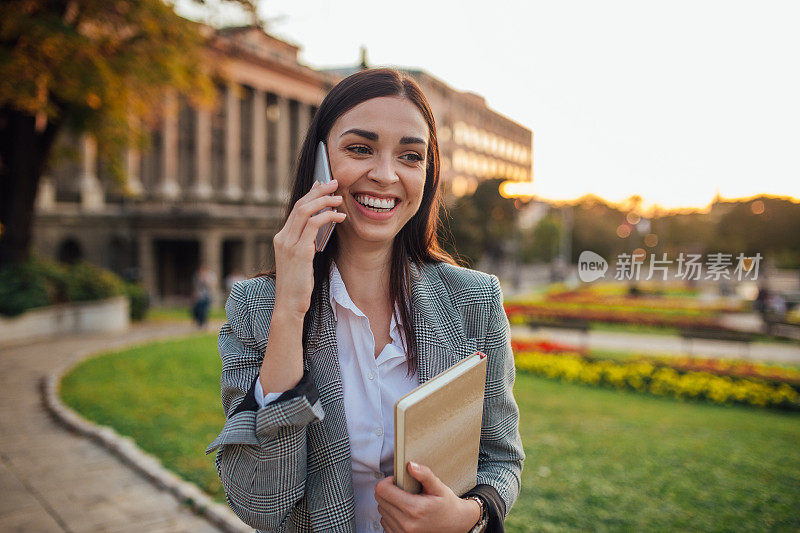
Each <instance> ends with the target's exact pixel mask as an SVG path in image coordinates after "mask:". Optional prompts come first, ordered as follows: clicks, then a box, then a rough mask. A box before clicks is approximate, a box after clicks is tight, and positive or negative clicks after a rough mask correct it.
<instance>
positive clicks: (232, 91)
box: [225, 83, 242, 200]
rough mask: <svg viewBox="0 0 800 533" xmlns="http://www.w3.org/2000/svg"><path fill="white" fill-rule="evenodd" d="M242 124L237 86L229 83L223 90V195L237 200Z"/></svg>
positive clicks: (240, 175)
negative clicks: (225, 89) (226, 88)
mask: <svg viewBox="0 0 800 533" xmlns="http://www.w3.org/2000/svg"><path fill="white" fill-rule="evenodd" d="M241 137H242V124H241V104H240V102H239V87H238V86H237V85H236V84H234V83H230V84H229V85H228V90H227V91H225V196H226V197H227V198H228V199H230V200H238V199H239V198H241V196H242V185H241V178H242V170H241V165H240V164H239V163H240V159H241V157H242V154H241V152H242V149H241V142H242V140H241Z"/></svg>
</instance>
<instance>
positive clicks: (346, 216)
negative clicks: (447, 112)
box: [208, 69, 525, 532]
mask: <svg viewBox="0 0 800 533" xmlns="http://www.w3.org/2000/svg"><path fill="white" fill-rule="evenodd" d="M320 142H324V143H325V145H326V148H327V152H328V158H329V164H330V170H331V174H332V177H333V178H334V179H333V180H332V181H331V182H330V183H327V184H324V185H320V184H314V177H313V174H314V165H315V158H316V149H317V146H318V145H319V143H320ZM438 186H439V147H438V143H437V140H436V126H435V123H434V118H433V113H432V112H431V109H430V106H429V105H428V102H427V100H426V98H425V96H424V95H423V94H422V91H421V90H420V88H419V86H418V85H417V84H416V82H414V81H413V80H412V79H411V78H409V77H407V76H405V75H403V74H401V73H400V72H398V71H396V70H392V69H374V70H364V71H361V72H359V73H357V74H354V75H352V76H350V77H348V78H346V79H344V80H342V81H341V82H340V83H339V84H338V85H336V86H335V87H334V88H333V89H332V90H331V92H330V93H329V94H328V95H327V96H326V98H325V99H324V101H323V102H322V104H321V105H320V107H319V110H318V111H317V113H316V115H315V116H314V120H313V122H312V124H311V126H310V127H309V130H308V133H307V135H306V138H305V141H304V143H303V148H302V151H301V154H300V158H299V160H298V165H297V173H296V175H295V177H294V187H293V192H292V197H291V199H290V202H289V206H288V211H287V215H286V220H285V222H284V225H283V227H282V228H281V230H280V231H279V232H278V233H277V234H276V235H275V238H274V246H275V271H273V272H269V273H266V274H263V275H259V276H256V277H255V278H252V279H249V280H246V281H243V282H239V283H237V284H235V285H234V286H233V288H232V290H231V294H230V297H229V298H228V302H227V304H226V312H227V316H228V323H227V324H225V325H224V326H223V327H222V329H221V331H220V335H219V343H218V344H219V352H220V356H221V357H222V363H223V368H222V403H223V407H224V409H225V413H226V422H225V427H224V428H223V430H222V432H221V433H220V434H219V436H218V437H217V439H216V440H215V441H214V442H213V443H212V444H211V445H210V446H209V448H208V451H209V452H210V451H213V450H215V449H216V450H217V456H216V464H217V470H218V472H219V475H220V477H221V479H222V483H223V486H224V487H225V492H226V497H227V499H228V502H229V504H230V505H231V507H232V508H233V510H234V511H235V512H236V513H237V514H238V515H239V516H240V517H241V518H242V520H244V521H245V522H246V523H247V524H249V525H251V526H253V527H256V528H259V529H261V530H269V531H273V530H281V531H283V530H286V529H289V530H298V531H311V530H325V531H348V532H350V531H353V530H355V531H357V532H363V531H376V530H380V529H381V528H383V529H385V530H387V531H407V530H409V529H416V530H425V531H429V530H430V531H470V530H475V531H481V530H485V529H487V528H488V530H491V531H500V530H502V529H503V521H504V519H505V517H506V515H507V514H508V512H509V511H510V510H511V506H512V505H513V504H514V502H515V501H516V499H517V496H518V495H519V491H520V473H521V470H522V462H523V460H524V458H525V455H524V452H523V449H522V442H521V441H520V437H519V429H518V426H519V424H518V421H519V410H518V409H517V405H516V402H515V401H514V397H513V394H512V389H513V384H514V361H513V354H512V352H511V345H510V339H509V325H508V319H507V318H506V315H505V313H504V311H503V296H502V292H501V291H500V284H499V282H498V280H497V277H496V276H493V275H489V274H485V273H482V272H477V271H474V270H469V269H466V268H462V267H459V266H457V265H456V264H455V262H454V261H453V260H452V258H451V257H450V256H449V255H447V254H446V253H445V252H443V251H442V250H441V248H440V246H439V243H438V240H437V229H438V224H439V219H438V214H439V205H440V197H439V190H438ZM326 207H333V208H336V211H334V210H332V209H325V208H326ZM331 222H335V223H337V225H336V227H335V230H334V232H333V235H332V237H331V239H330V241H329V242H328V245H327V246H326V247H325V249H324V250H323V251H322V252H320V253H315V244H314V241H315V237H316V234H317V232H318V230H319V228H321V227H323V226H325V225H326V224H329V223H331ZM476 349H477V350H480V351H482V352H484V353H485V354H486V355H487V360H488V361H487V362H488V364H487V375H486V389H485V394H484V406H483V423H482V424H483V425H482V428H481V437H480V454H479V460H478V475H477V479H476V480H475V486H474V488H473V489H471V490H470V491H467V493H465V494H455V493H453V491H452V490H451V489H450V488H449V487H447V486H446V485H444V484H443V483H442V482H441V481H440V480H439V479H438V478H437V477H436V475H435V474H434V473H433V472H432V471H431V469H430V468H428V465H419V466H418V467H417V468H414V467H413V464H412V463H409V465H408V470H409V473H410V475H412V476H413V477H415V478H416V479H418V480H419V481H420V482H421V484H422V486H423V489H424V490H423V493H422V494H409V493H406V492H404V491H403V490H401V489H399V488H398V487H396V486H394V484H393V481H394V472H393V463H394V419H393V407H394V403H395V402H396V400H397V399H398V398H400V397H401V396H403V395H404V394H406V393H407V392H409V391H410V390H412V389H414V388H415V387H416V386H418V385H419V384H421V383H424V382H425V381H427V380H429V379H430V378H432V377H433V376H435V375H436V374H438V373H439V372H441V371H443V370H445V369H446V368H448V367H449V366H452V365H453V364H455V363H457V362H458V361H459V360H462V359H464V358H465V357H468V356H469V355H472V354H473V353H474V352H475V350H476ZM454 445H459V443H454Z"/></svg>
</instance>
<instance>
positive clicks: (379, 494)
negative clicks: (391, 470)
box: [375, 462, 480, 533]
mask: <svg viewBox="0 0 800 533" xmlns="http://www.w3.org/2000/svg"><path fill="white" fill-rule="evenodd" d="M408 472H409V473H410V474H411V475H412V476H414V478H415V479H416V480H417V481H419V482H420V483H421V484H422V493H421V494H410V493H408V492H406V491H404V490H403V489H401V488H400V487H396V486H395V485H394V476H390V477H386V478H383V479H382V480H381V481H379V482H378V484H377V485H376V486H375V500H376V501H377V502H378V512H379V513H380V515H381V525H382V526H383V529H385V530H386V531H389V532H390V533H395V532H397V533H400V532H405V533H410V532H415V531H445V532H448V531H452V532H458V533H464V532H466V531H469V530H470V529H472V526H474V525H475V524H476V523H477V522H478V520H479V519H480V507H479V506H478V503H477V502H475V501H472V500H462V499H461V498H459V497H458V496H456V495H455V493H454V492H453V491H452V490H450V487H448V486H447V485H445V484H444V483H442V481H441V480H440V479H439V478H438V477H436V475H435V474H434V473H433V472H432V471H431V469H430V468H428V467H427V466H423V465H417V464H416V463H413V462H409V463H408Z"/></svg>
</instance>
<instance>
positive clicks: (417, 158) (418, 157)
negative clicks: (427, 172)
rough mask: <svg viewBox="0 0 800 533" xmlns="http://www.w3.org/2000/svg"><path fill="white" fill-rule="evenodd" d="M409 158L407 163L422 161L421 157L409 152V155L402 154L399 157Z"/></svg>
mask: <svg viewBox="0 0 800 533" xmlns="http://www.w3.org/2000/svg"><path fill="white" fill-rule="evenodd" d="M406 156H410V159H408V161H422V160H423V157H422V156H421V155H419V154H417V153H414V152H411V153H410V154H403V155H402V156H401V157H406Z"/></svg>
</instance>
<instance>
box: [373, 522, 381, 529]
mask: <svg viewBox="0 0 800 533" xmlns="http://www.w3.org/2000/svg"><path fill="white" fill-rule="evenodd" d="M380 528H381V523H380V522H373V523H372V529H374V530H375V531H378V530H379V529H380Z"/></svg>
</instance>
